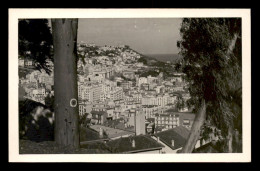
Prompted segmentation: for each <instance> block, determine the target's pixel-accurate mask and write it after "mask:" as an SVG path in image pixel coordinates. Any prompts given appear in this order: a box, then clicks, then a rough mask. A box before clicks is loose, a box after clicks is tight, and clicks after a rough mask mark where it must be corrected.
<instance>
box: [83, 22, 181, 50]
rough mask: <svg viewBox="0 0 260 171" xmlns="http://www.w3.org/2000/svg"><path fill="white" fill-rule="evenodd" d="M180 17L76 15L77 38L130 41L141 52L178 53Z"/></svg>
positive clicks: (106, 42)
mask: <svg viewBox="0 0 260 171" xmlns="http://www.w3.org/2000/svg"><path fill="white" fill-rule="evenodd" d="M181 21H182V20H181V19H180V18H150V19H148V18H145V19H143V18H138V19H134V18H104V19H103V18H98V19H96V18H88V19H79V23H78V42H81V41H84V42H86V43H95V44H96V45H99V46H103V45H115V46H117V45H129V46H130V47H131V48H132V49H134V50H136V51H138V52H140V53H142V54H177V53H178V51H179V50H178V48H177V45H176V44H177V41H178V40H180V33H179V30H180V26H181Z"/></svg>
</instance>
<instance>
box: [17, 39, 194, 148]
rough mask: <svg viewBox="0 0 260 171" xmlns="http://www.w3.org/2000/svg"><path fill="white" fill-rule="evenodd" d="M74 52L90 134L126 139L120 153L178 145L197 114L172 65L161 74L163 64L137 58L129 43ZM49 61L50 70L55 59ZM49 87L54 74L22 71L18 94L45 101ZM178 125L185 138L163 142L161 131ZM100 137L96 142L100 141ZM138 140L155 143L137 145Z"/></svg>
mask: <svg viewBox="0 0 260 171" xmlns="http://www.w3.org/2000/svg"><path fill="white" fill-rule="evenodd" d="M78 53H79V54H81V55H83V56H84V58H80V59H79V60H78V65H77V66H78V105H79V116H80V118H85V121H86V122H85V121H84V123H85V124H83V125H84V128H87V129H90V131H89V130H88V132H91V134H93V132H96V134H97V135H95V136H94V137H99V135H100V136H102V137H103V136H105V137H106V138H105V140H112V141H111V142H108V146H111V148H113V147H114V144H117V143H119V144H120V143H123V142H124V141H127V139H126V138H130V139H131V142H130V143H128V144H129V147H124V148H123V147H122V148H121V147H120V148H119V149H118V150H119V151H118V152H123V153H133V152H143V153H151V152H154V153H162V151H163V153H166V152H167V150H165V148H166V147H165V146H167V144H170V146H169V149H172V151H171V152H176V149H177V150H179V149H180V148H181V147H182V145H183V141H184V139H186V138H187V135H186V134H187V132H189V130H190V129H191V126H192V123H193V121H194V117H195V115H194V114H193V113H191V111H190V108H188V106H187V104H186V101H187V100H188V99H189V98H190V97H189V92H188V90H187V87H188V85H187V83H186V82H185V80H184V79H183V74H182V73H176V72H175V71H174V69H173V67H172V70H171V71H168V72H171V75H165V73H164V72H163V71H162V70H161V69H162V68H159V67H158V66H156V65H148V64H144V63H143V62H140V61H142V60H140V58H142V59H143V57H142V56H141V55H140V54H138V53H137V52H135V51H133V50H132V49H130V48H129V47H127V46H117V47H115V46H104V47H98V46H95V45H93V44H86V43H81V44H78ZM47 62H48V64H49V67H50V69H51V70H52V71H53V67H54V66H53V63H52V62H51V61H47ZM165 65H168V66H170V65H172V64H171V63H165ZM30 67H33V61H32V60H27V59H19V69H20V71H23V70H26V69H28V68H30ZM150 73H151V74H150ZM53 85H54V80H53V72H51V73H50V74H47V73H46V72H45V71H43V70H42V71H38V70H32V69H30V70H28V71H27V70H26V71H25V72H23V74H21V75H20V77H19V90H20V89H22V90H24V93H23V94H22V93H21V92H22V91H20V92H19V93H20V97H22V98H27V99H31V100H34V101H37V102H40V103H42V104H45V103H46V97H53V96H54V89H53ZM179 101H183V102H184V105H183V106H182V107H179V106H178V102H179ZM178 127H181V128H178ZM177 128H178V129H182V130H183V129H184V131H183V132H185V136H184V135H182V136H184V137H182V138H178V136H177V135H176V137H177V139H174V137H173V139H172V140H168V139H167V140H164V138H163V136H162V135H164V131H167V130H170V132H171V130H173V132H174V130H175V129H177ZM160 133H161V134H160ZM174 135H175V134H174ZM102 137H101V138H100V137H99V138H97V139H94V140H95V141H99V140H100V141H104V137H103V138H102ZM156 137H157V138H158V137H162V138H161V140H158V139H156ZM176 137H175V138H176ZM117 139H122V140H121V141H119V142H117V141H118V140H117ZM141 141H147V142H150V143H151V144H153V145H152V146H147V145H142V146H140V144H138V143H140V142H141ZM161 141H164V143H163V142H161ZM168 141H169V142H168ZM165 142H166V145H165ZM173 142H175V145H173ZM84 143H85V144H86V142H84ZM162 144H164V145H162ZM135 147H138V148H135ZM173 147H174V148H173ZM163 149H164V150H163ZM168 151H169V150H168Z"/></svg>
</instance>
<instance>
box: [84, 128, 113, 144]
mask: <svg viewBox="0 0 260 171" xmlns="http://www.w3.org/2000/svg"><path fill="white" fill-rule="evenodd" d="M106 139H108V137H107V136H106V135H103V137H100V136H99V132H97V131H96V130H93V129H90V128H85V127H80V142H85V141H97V140H106Z"/></svg>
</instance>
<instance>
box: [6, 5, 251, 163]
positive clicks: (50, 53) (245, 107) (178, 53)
mask: <svg viewBox="0 0 260 171" xmlns="http://www.w3.org/2000/svg"><path fill="white" fill-rule="evenodd" d="M250 12H251V11H250V9H9V35H8V36H9V56H8V59H9V76H8V77H9V114H8V116H9V117H8V118H9V162H251V32H250V30H251V23H250V22H251V16H250Z"/></svg>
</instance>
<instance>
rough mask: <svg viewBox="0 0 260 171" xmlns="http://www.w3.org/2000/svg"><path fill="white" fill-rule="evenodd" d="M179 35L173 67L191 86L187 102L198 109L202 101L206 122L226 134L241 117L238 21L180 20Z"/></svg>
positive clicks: (213, 19) (239, 20)
mask: <svg viewBox="0 0 260 171" xmlns="http://www.w3.org/2000/svg"><path fill="white" fill-rule="evenodd" d="M180 32H181V36H182V40H180V41H178V43H177V46H178V47H179V48H180V50H181V52H180V55H181V56H183V58H182V59H181V60H180V61H179V64H178V65H176V66H177V67H178V68H177V69H181V70H182V71H183V72H184V73H185V74H186V79H187V80H188V81H189V83H190V88H189V91H190V94H191V97H192V99H191V100H190V102H192V103H193V105H194V106H195V109H198V108H199V106H200V102H201V100H202V99H205V101H206V103H207V119H209V120H211V121H212V123H214V124H215V125H216V126H217V127H218V128H220V129H221V130H222V131H223V134H224V135H225V134H226V133H227V128H228V127H229V126H230V125H232V126H233V125H234V120H236V119H238V118H239V117H240V116H241V115H242V112H241V104H242V97H241V96H242V93H241V88H242V63H241V61H242V59H241V19H239V18H221V19H220V18H201V19H195V18H192V19H183V22H182V26H181V29H180ZM234 42H235V43H234ZM234 106H236V109H238V110H236V109H235V107H234ZM235 110H236V111H235ZM238 122H241V121H238ZM238 125H239V124H237V125H235V126H238ZM240 126H241V125H240Z"/></svg>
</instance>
